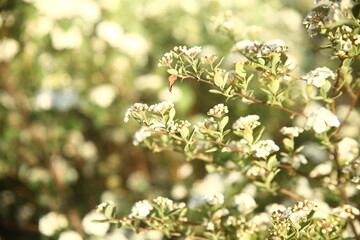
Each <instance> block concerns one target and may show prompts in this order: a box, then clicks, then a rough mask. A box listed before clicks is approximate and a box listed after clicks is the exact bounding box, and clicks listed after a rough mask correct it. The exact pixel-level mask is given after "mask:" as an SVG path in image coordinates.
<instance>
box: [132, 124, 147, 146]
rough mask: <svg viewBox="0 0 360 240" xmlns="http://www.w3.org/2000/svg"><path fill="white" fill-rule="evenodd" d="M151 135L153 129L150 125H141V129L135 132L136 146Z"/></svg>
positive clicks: (134, 140) (134, 141)
mask: <svg viewBox="0 0 360 240" xmlns="http://www.w3.org/2000/svg"><path fill="white" fill-rule="evenodd" d="M150 136H151V130H150V129H149V128H148V127H141V128H140V130H138V131H137V132H136V133H135V134H134V138H133V144H134V145H135V146H138V145H139V144H140V143H141V142H143V141H144V140H145V139H146V138H148V137H150Z"/></svg>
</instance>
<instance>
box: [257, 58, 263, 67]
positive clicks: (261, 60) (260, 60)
mask: <svg viewBox="0 0 360 240" xmlns="http://www.w3.org/2000/svg"><path fill="white" fill-rule="evenodd" d="M258 63H259V64H260V65H263V66H265V60H264V59H263V58H258Z"/></svg>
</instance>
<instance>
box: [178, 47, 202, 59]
mask: <svg viewBox="0 0 360 240" xmlns="http://www.w3.org/2000/svg"><path fill="white" fill-rule="evenodd" d="M182 52H183V53H184V54H185V55H187V56H189V57H194V56H196V55H197V54H198V53H201V47H199V46H194V47H192V48H190V49H186V48H183V49H182Z"/></svg>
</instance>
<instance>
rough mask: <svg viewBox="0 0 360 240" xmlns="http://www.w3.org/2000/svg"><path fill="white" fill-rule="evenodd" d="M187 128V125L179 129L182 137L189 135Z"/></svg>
mask: <svg viewBox="0 0 360 240" xmlns="http://www.w3.org/2000/svg"><path fill="white" fill-rule="evenodd" d="M189 133H190V131H189V128H187V127H185V126H184V127H182V128H181V130H180V135H181V136H182V137H183V139H186V137H187V136H189Z"/></svg>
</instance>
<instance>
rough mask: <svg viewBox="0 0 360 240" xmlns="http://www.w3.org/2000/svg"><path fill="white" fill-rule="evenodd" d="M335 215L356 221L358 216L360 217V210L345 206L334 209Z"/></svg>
mask: <svg viewBox="0 0 360 240" xmlns="http://www.w3.org/2000/svg"><path fill="white" fill-rule="evenodd" d="M333 214H334V215H336V216H339V217H341V218H344V219H348V218H350V219H354V218H355V217H356V216H359V215H360V210H359V209H357V208H355V207H353V206H351V205H348V204H345V205H343V206H340V207H336V208H334V209H333Z"/></svg>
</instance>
